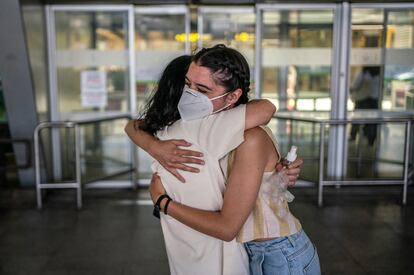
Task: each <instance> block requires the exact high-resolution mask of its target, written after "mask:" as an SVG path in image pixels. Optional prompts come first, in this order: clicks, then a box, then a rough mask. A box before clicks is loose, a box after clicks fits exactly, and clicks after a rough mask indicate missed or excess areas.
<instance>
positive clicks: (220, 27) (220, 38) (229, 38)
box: [201, 8, 256, 97]
mask: <svg viewBox="0 0 414 275" xmlns="http://www.w3.org/2000/svg"><path fill="white" fill-rule="evenodd" d="M255 18H256V16H255V14H254V12H253V10H252V11H246V12H243V13H240V12H234V13H233V12H232V10H231V8H229V9H228V10H227V11H217V12H209V13H204V14H203V30H202V32H203V37H202V38H201V39H202V45H203V47H212V46H214V45H216V44H224V45H226V46H228V47H231V48H234V49H236V50H238V51H240V52H241V53H242V54H243V55H244V57H245V58H246V59H247V62H248V63H249V66H250V77H251V83H250V89H251V97H252V96H253V95H254V91H253V90H254V81H253V76H254V73H253V72H254V45H255V20H256V19H255Z"/></svg>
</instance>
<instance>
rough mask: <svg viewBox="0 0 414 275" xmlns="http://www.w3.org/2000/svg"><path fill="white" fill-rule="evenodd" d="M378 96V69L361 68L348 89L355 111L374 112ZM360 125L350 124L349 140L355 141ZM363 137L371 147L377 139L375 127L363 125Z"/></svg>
mask: <svg viewBox="0 0 414 275" xmlns="http://www.w3.org/2000/svg"><path fill="white" fill-rule="evenodd" d="M379 95H380V68H379V67H376V66H374V67H369V66H366V67H363V68H362V71H361V72H360V73H359V74H358V75H357V77H356V78H355V81H354V82H353V83H352V85H351V87H350V97H351V100H352V101H353V102H354V103H355V110H376V109H378V98H379ZM361 126H362V125H361ZM359 128H360V124H352V127H351V135H350V140H351V141H353V140H355V139H356V136H357V134H358V132H359ZM363 132H364V136H365V137H366V138H367V139H368V144H370V145H373V144H374V142H375V139H376V137H377V125H376V124H365V125H363Z"/></svg>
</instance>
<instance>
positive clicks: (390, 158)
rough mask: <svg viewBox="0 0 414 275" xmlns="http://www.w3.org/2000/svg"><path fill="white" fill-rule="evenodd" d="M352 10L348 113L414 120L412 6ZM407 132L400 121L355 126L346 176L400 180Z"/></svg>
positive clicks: (350, 133) (367, 6) (350, 137)
mask: <svg viewBox="0 0 414 275" xmlns="http://www.w3.org/2000/svg"><path fill="white" fill-rule="evenodd" d="M351 7H352V17H351V18H352V21H351V34H352V38H351V43H352V47H351V55H350V62H349V71H350V75H349V89H348V91H347V92H348V107H347V109H348V111H349V112H350V114H352V115H353V116H355V117H370V116H374V117H382V116H387V117H390V116H394V117H410V116H411V117H413V115H414V4H412V3H411V4H409V3H404V4H398V3H393V4H352V5H351ZM405 133H406V127H405V126H404V125H402V124H400V123H387V124H380V125H376V124H365V125H351V127H350V128H349V129H348V133H347V137H348V163H349V169H348V174H349V175H348V176H350V177H358V178H379V179H390V178H401V177H402V175H403V172H404V169H403V168H404V167H403V165H402V163H403V160H404V151H405ZM411 142H412V141H411ZM411 161H412V160H411Z"/></svg>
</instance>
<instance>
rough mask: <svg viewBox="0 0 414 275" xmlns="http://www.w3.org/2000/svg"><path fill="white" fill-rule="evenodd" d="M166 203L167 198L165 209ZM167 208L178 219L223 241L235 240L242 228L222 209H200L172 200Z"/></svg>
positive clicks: (163, 203)
mask: <svg viewBox="0 0 414 275" xmlns="http://www.w3.org/2000/svg"><path fill="white" fill-rule="evenodd" d="M165 203H166V200H163V202H162V203H161V209H164V205H165ZM167 210H168V215H169V216H171V217H173V218H174V219H176V220H177V221H179V222H181V223H183V224H185V225H187V226H188V227H191V228H192V229H194V230H196V231H199V232H201V233H204V234H206V235H209V236H211V237H214V238H217V239H220V240H223V241H231V240H233V239H234V237H235V236H236V234H237V232H238V231H239V230H240V228H239V227H240V226H237V225H236V224H234V223H233V222H232V219H231V218H230V217H226V216H225V214H224V213H222V212H221V211H207V210H200V209H196V208H192V207H189V206H185V205H182V204H180V203H177V202H174V201H171V202H170V204H169V205H168V209H167Z"/></svg>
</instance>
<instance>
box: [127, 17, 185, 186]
mask: <svg viewBox="0 0 414 275" xmlns="http://www.w3.org/2000/svg"><path fill="white" fill-rule="evenodd" d="M185 20H186V16H185V13H177V14H166V13H163V12H162V11H160V13H159V14H156V13H155V14H154V13H151V14H145V13H141V12H139V13H138V12H137V13H136V14H135V51H136V78H135V79H136V91H137V111H138V112H140V111H142V110H143V108H144V106H145V104H146V102H147V99H148V98H149V95H150V94H151V92H152V91H153V90H154V88H155V86H156V84H157V82H158V80H159V78H160V76H161V74H162V72H163V70H164V68H165V66H166V65H167V64H168V63H169V62H170V61H171V60H172V59H174V58H175V57H178V56H180V55H183V54H185V41H186V33H185V23H186V21H185ZM134 111H135V110H134ZM138 157H139V159H138V161H139V175H140V178H150V176H151V174H152V172H151V168H150V166H151V161H152V158H151V157H150V156H149V155H148V154H147V153H146V152H144V151H143V150H141V149H139V154H138Z"/></svg>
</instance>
